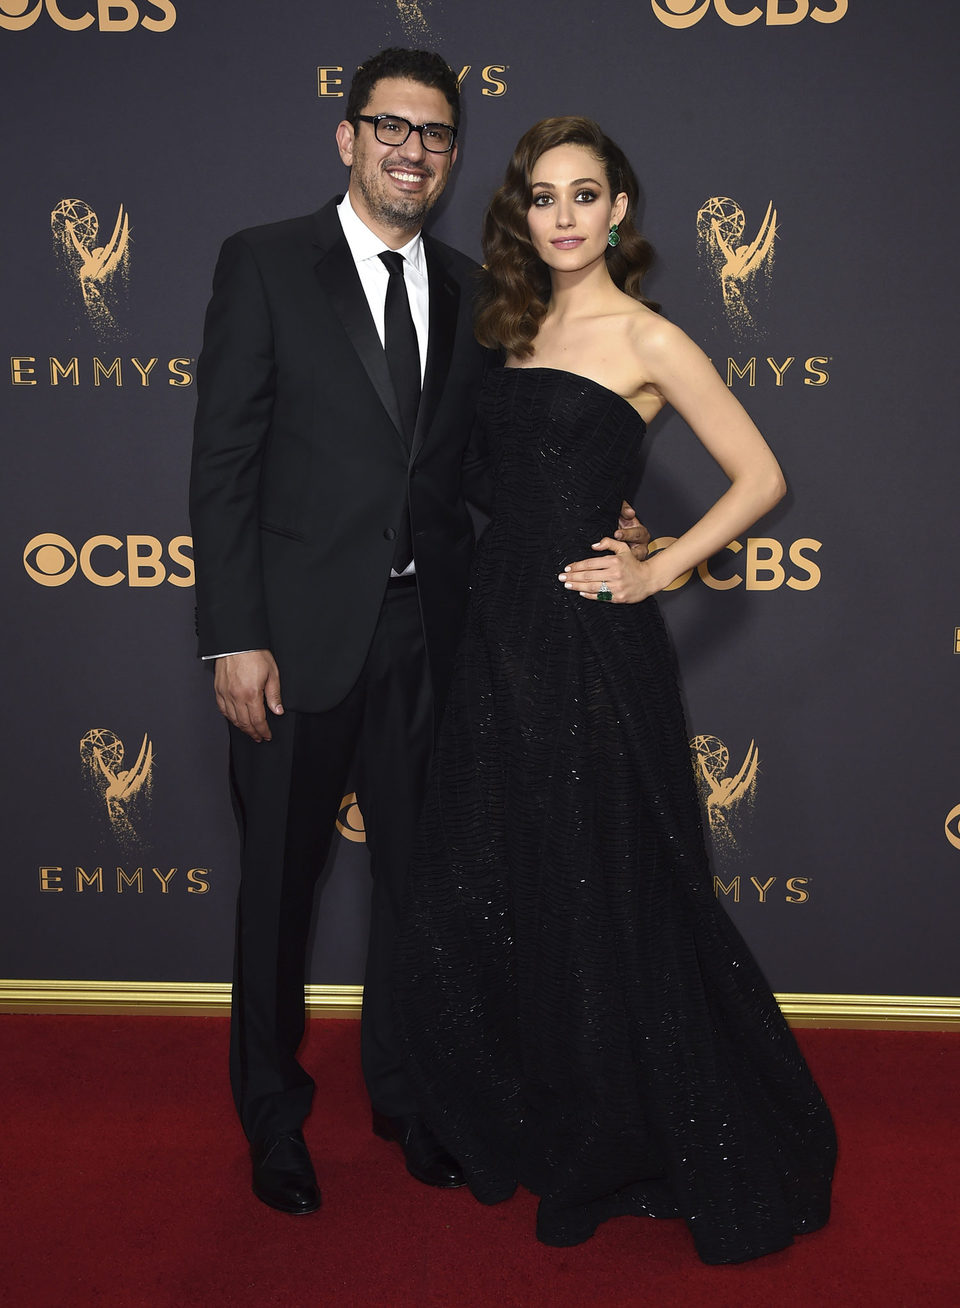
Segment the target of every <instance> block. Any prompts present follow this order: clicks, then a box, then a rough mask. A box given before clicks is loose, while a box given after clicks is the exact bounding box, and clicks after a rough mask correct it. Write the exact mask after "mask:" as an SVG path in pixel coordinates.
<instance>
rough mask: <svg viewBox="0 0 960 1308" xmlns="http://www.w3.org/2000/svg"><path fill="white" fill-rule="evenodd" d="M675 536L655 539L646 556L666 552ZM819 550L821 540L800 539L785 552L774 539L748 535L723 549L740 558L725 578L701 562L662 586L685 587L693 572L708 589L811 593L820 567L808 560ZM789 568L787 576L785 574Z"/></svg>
mask: <svg viewBox="0 0 960 1308" xmlns="http://www.w3.org/2000/svg"><path fill="white" fill-rule="evenodd" d="M676 539H677V538H676V536H658V537H657V539H656V540H654V541H651V542H650V553H651V554H653V553H655V552H656V551H657V550H662V549H666V547H667V546H668V545H672V544H673V542H674V541H675V540H676ZM821 547H822V541H819V540H813V539H812V538H811V537H809V536H803V537H801V538H800V540H795V541H793V543H792V544H791V545H790V546H789V548H788V549H787V550H786V562H785V561H784V552H785V551H784V547H783V546H782V545H781V544H780V542H779V541H778V540H774V539H773V538H772V537H770V536H750V537H748V539H747V543H746V546H744V545H741V544H740V542H739V541H738V540H732V541H731V542H730V544H729V545H727V546H725V548H726V549H728V550H729V551H730V553H731V554H736V555H740V554H742V555H743V559H742V560H740V559H738V564H739V566H740V570H739V571H737V570H734V572H733V573H732V575H731V576H729V577H715V576H714V575H713V573H712V572H711V571H710V562H711V560H709V559H708V560H707V561H706V562H705V563H701V564H700V566H699V567H698V568H696V569H693V568H691V569H690V571H689V572H684V573H683V574H682V575H681V576H679V577H678V578H677V579H676V581H674V582H671V583H670V585H669V586H666V587H665V588H664V589H666V590H679V589H680V587H681V586H685V585H686V584H687V582H688V581H689V580H690V578H691V577H692V576H693V574H694V571H696V573H697V575H698V576H699V578H700V580H701V581H702V582H703V584H704V585H705V586H708V587H709V588H710V590H733V588H734V587H735V586H745V587H746V589H747V590H779V589H780V587H781V586H783V585H784V584H786V585H787V586H789V587H790V589H791V590H813V589H814V587H815V586H819V585H820V576H821V573H820V568H819V567H818V566H817V564H816V563H815V562H814V561H813V559H811V558H809V557H808V556H809V555H810V554H816V553H817V552H818V551H819V550H820V549H821ZM788 568H789V570H790V571H789V575H788Z"/></svg>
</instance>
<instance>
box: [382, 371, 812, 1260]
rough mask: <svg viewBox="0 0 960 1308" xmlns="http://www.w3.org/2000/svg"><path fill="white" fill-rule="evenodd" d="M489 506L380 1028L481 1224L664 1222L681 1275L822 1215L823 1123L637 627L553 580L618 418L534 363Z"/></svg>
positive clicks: (610, 478)
mask: <svg viewBox="0 0 960 1308" xmlns="http://www.w3.org/2000/svg"><path fill="white" fill-rule="evenodd" d="M480 404H481V411H480V418H481V421H483V422H484V423H485V426H486V428H487V434H488V437H489V440H490V443H491V449H492V453H493V457H494V470H495V483H496V489H495V504H494V510H493V516H492V519H491V522H490V525H489V527H488V528H487V530H486V532H485V534H484V535H483V537H482V539H481V542H480V545H479V547H478V552H477V557H476V562H475V568H474V575H473V579H472V589H471V600H470V605H469V609H468V616H467V626H466V631H465V635H464V639H463V643H462V646H461V649H460V653H459V657H458V663H457V669H456V672H455V675H454V682H453V687H452V690H451V693H450V698H449V700H448V705H447V710H446V714H445V717H444V722H443V725H442V729H441V733H440V739H439V742H438V748H437V751H436V755H435V760H434V767H433V770H432V777H431V782H430V787H429V791H428V796H427V801H426V809H425V813H424V817H423V822H422V826H421V829H420V834H419V837H418V843H417V851H416V854H415V857H414V862H413V866H412V868H411V876H410V886H409V899H408V903H407V911H406V915H405V921H404V925H403V929H402V933H401V943H400V950H399V956H398V960H397V1005H398V1020H399V1022H400V1027H401V1030H402V1033H403V1038H404V1042H405V1046H406V1051H407V1055H408V1060H409V1066H410V1071H411V1074H412V1075H413V1078H414V1082H415V1085H416V1089H417V1093H418V1095H419V1098H420V1104H421V1108H422V1110H423V1112H424V1114H425V1116H426V1118H427V1120H428V1121H429V1123H430V1124H431V1126H432V1127H433V1129H434V1131H435V1132H436V1134H437V1136H438V1138H439V1139H440V1140H441V1141H442V1142H443V1143H444V1144H445V1145H446V1147H447V1148H448V1149H449V1150H450V1152H451V1153H452V1154H453V1155H454V1156H455V1157H456V1158H457V1159H459V1160H460V1162H461V1163H462V1165H463V1169H464V1172H465V1174H466V1177H467V1181H468V1184H469V1185H470V1188H471V1190H472V1191H473V1193H474V1195H475V1196H476V1197H477V1198H478V1199H479V1200H482V1201H483V1202H484V1203H496V1202H498V1201H500V1200H503V1199H506V1198H508V1197H509V1196H510V1195H511V1194H512V1193H513V1192H514V1190H515V1188H516V1186H517V1184H518V1183H519V1184H520V1185H523V1186H526V1187H527V1188H529V1189H530V1190H531V1191H533V1192H534V1193H535V1194H537V1195H539V1196H540V1205H539V1210H538V1219H537V1234H538V1236H539V1237H540V1239H542V1240H543V1241H545V1242H546V1243H549V1244H557V1245H569V1244H576V1243H579V1242H580V1241H582V1240H584V1239H586V1238H587V1237H588V1236H590V1235H591V1234H592V1233H593V1231H594V1230H595V1229H596V1226H597V1225H598V1223H600V1222H601V1221H603V1220H605V1219H606V1218H608V1217H612V1216H616V1215H620V1214H627V1213H633V1214H640V1215H649V1216H658V1217H683V1218H685V1219H686V1221H687V1223H688V1224H689V1227H690V1230H691V1232H692V1235H693V1239H694V1242H695V1245H696V1248H697V1252H698V1253H699V1255H700V1257H701V1258H702V1259H703V1260H704V1261H705V1262H710V1263H720V1262H736V1261H740V1260H742V1259H745V1258H752V1257H756V1256H757V1255H759V1254H764V1253H768V1252H771V1251H772V1250H775V1249H779V1248H782V1247H783V1246H784V1245H787V1244H789V1243H790V1241H791V1239H792V1237H793V1235H794V1234H795V1233H798V1232H802V1231H811V1230H815V1229H816V1228H817V1227H819V1226H821V1225H822V1224H823V1223H824V1222H825V1221H826V1220H827V1216H828V1213H829V1203H830V1178H831V1174H832V1171H833V1162H834V1156H835V1137H834V1133H833V1126H832V1123H831V1120H830V1115H829V1113H828V1110H827V1108H826V1106H825V1104H824V1102H823V1099H822V1097H821V1095H820V1093H819V1091H818V1089H817V1087H816V1085H815V1084H814V1082H813V1080H812V1078H811V1076H810V1073H809V1071H808V1069H807V1067H806V1064H805V1063H804V1061H803V1058H802V1057H801V1055H800V1052H799V1050H798V1048H797V1046H796V1043H795V1041H794V1039H793V1037H792V1035H791V1033H790V1031H789V1029H788V1028H787V1026H786V1024H785V1022H784V1020H783V1018H782V1016H781V1014H780V1011H779V1009H778V1007H777V1005H776V1002H775V1001H774V999H773V997H772V995H771V993H770V990H769V988H768V986H767V984H766V982H765V981H764V979H763V976H762V975H761V973H760V971H759V969H758V967H757V965H756V963H755V962H754V960H753V958H752V957H751V955H750V953H749V951H748V949H747V947H746V945H745V944H744V942H743V940H742V939H741V937H740V935H739V934H738V932H737V930H736V928H735V927H734V926H733V924H732V923H731V922H730V920H729V918H728V917H727V915H726V913H725V912H724V910H723V909H722V908H721V907H720V906H719V904H718V903H717V900H716V897H715V894H714V891H713V886H712V881H711V876H710V874H709V871H708V867H707V859H706V853H705V847H704V840H703V834H702V828H701V822H700V809H699V801H698V796H697V793H696V787H695V781H694V775H693V768H692V762H691V755H690V749H689V745H688V741H687V731H686V725H685V722H684V717H683V710H682V707H681V702H680V697H679V691H678V687H677V679H676V671H675V666H674V660H673V655H672V650H671V646H670V643H669V641H668V638H667V635H666V632H665V629H664V625H663V622H662V619H661V617H660V613H659V610H658V608H657V606H656V604H655V602H654V601H653V600H646V601H644V602H643V603H641V604H629V605H627V604H624V605H618V604H609V603H607V604H601V603H597V602H594V601H590V600H583V599H580V598H578V596H577V595H576V594H575V593H574V592H571V591H567V590H565V589H564V588H563V586H562V585H561V584H560V583H559V582H558V580H557V574H558V572H559V569H560V567H561V565H562V564H564V563H568V562H572V561H573V560H575V559H581V558H585V557H587V556H589V554H590V550H589V545H590V543H591V542H593V541H596V540H599V539H600V538H601V536H603V535H605V534H607V533H608V532H609V531H611V530H612V529H613V525H614V524H615V522H616V518H617V515H618V512H619V506H620V502H621V500H622V499H623V498H624V496H625V495H629V494H630V493H631V492H632V490H633V488H634V487H635V485H636V480H637V472H638V453H639V446H640V441H641V437H642V435H643V432H644V424H643V421H642V420H641V419H640V417H639V416H638V414H637V413H636V412H635V410H634V409H633V408H632V407H631V406H630V405H629V404H627V402H626V401H625V400H624V399H622V398H621V397H620V396H618V395H615V394H614V393H613V392H611V391H608V390H607V389H606V388H605V387H603V386H601V385H599V384H598V383H596V382H593V381H591V380H589V379H587V378H583V377H580V376H578V375H576V374H573V373H568V372H561V371H557V370H554V369H546V368H521V369H502V370H499V371H498V372H496V373H494V374H492V375H491V378H490V379H489V381H488V383H487V384H486V386H485V389H484V392H483V394H482V397H481V401H480Z"/></svg>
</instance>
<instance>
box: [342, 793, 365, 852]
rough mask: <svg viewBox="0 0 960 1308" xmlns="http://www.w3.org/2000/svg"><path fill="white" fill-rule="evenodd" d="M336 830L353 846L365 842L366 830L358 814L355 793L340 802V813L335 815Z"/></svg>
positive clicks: (360, 814)
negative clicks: (351, 842) (350, 841)
mask: <svg viewBox="0 0 960 1308" xmlns="http://www.w3.org/2000/svg"><path fill="white" fill-rule="evenodd" d="M337 830H338V831H339V832H340V834H341V836H343V838H344V839H345V840H352V841H353V842H354V843H355V844H360V843H362V842H364V841H366V838H367V830H366V827H365V826H364V824H363V814H362V813H361V812H360V805H359V804H358V803H357V796H356V792H355V791H351V792H350V794H349V795H344V797H343V799H342V800H341V801H340V812H339V813H338V814H337Z"/></svg>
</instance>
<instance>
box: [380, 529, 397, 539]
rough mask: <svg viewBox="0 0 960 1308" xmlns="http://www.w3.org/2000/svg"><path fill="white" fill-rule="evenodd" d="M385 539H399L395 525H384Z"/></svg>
mask: <svg viewBox="0 0 960 1308" xmlns="http://www.w3.org/2000/svg"><path fill="white" fill-rule="evenodd" d="M383 539H384V540H396V539H397V533H396V531H395V530H394V528H393V527H384V529H383Z"/></svg>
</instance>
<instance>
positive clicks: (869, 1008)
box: [0, 980, 960, 1031]
mask: <svg viewBox="0 0 960 1308" xmlns="http://www.w3.org/2000/svg"><path fill="white" fill-rule="evenodd" d="M362 999H363V987H362V986H320V985H308V986H307V988H306V1000H307V1012H308V1013H309V1014H310V1015H311V1016H312V1017H358V1016H359V1014H360V1005H361V1002H362ZM777 1002H778V1003H779V1004H780V1007H781V1009H782V1010H783V1013H784V1016H785V1017H786V1019H787V1021H788V1022H789V1023H790V1025H791V1026H795V1027H804V1026H808V1027H859V1028H862V1029H881V1028H882V1029H885V1030H889V1031H947V1030H953V1029H960V997H958V998H952V997H930V996H923V995H805V994H779V995H777ZM229 1010H230V986H229V984H228V983H226V982H222V981H3V980H0V1013H173V1014H180V1015H182V1016H192V1015H207V1014H223V1013H227V1012H229Z"/></svg>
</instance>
